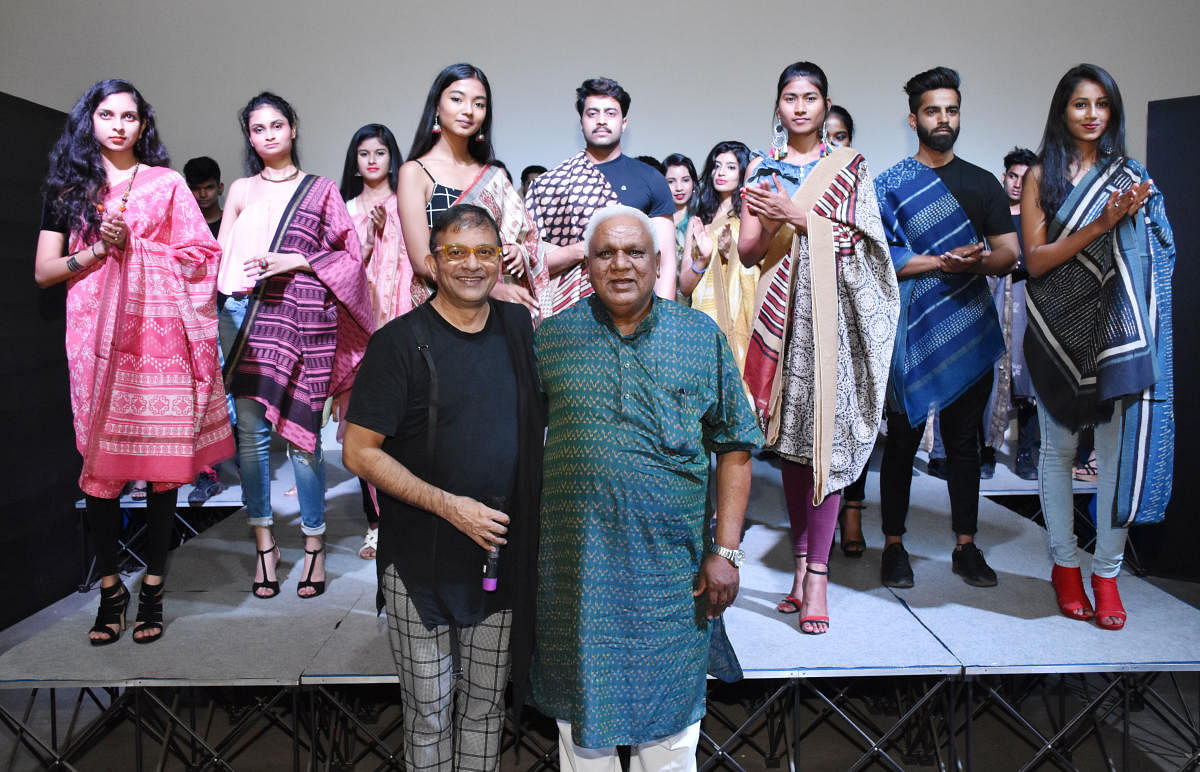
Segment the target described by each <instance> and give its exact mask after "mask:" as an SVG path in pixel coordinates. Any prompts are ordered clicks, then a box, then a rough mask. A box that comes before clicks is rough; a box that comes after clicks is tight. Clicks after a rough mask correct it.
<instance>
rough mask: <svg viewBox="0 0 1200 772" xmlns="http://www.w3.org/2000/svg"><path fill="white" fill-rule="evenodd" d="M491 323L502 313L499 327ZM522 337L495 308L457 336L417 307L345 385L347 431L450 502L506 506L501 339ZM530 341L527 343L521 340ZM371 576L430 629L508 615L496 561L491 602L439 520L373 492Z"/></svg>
mask: <svg viewBox="0 0 1200 772" xmlns="http://www.w3.org/2000/svg"><path fill="white" fill-rule="evenodd" d="M497 313H504V314H506V316H505V319H504V322H505V324H504V325H501V324H500V323H498V321H497V319H496V318H495V317H496V314H497ZM418 316H420V317H421V318H423V319H424V320H425V323H426V329H427V330H428V336H429V339H428V340H426V341H422V342H424V343H427V344H428V346H429V350H430V353H431V354H432V356H433V361H434V367H435V368H436V370H437V380H438V400H437V404H438V411H437V434H436V440H435V448H436V450H435V457H434V459H432V464H431V463H430V461H431V459H429V458H428V457H427V454H426V446H427V441H428V435H427V432H426V427H427V425H428V415H429V414H428V409H429V370H428V367H427V366H426V364H425V359H424V357H423V356H422V354H421V353H420V352H419V351H418V350H417V342H418V341H417V337H418V335H423V333H422V332H421V331H420V328H419V327H418V326H417V325H414V319H416V318H417V317H418ZM517 324H524V325H525V326H526V327H529V326H530V321H529V314H528V312H526V311H525V309H524V308H523V307H521V306H516V305H513V304H510V303H493V304H492V313H491V314H490V315H489V317H488V321H487V324H486V325H485V327H484V329H483V330H481V331H480V332H477V333H466V332H462V331H461V330H458V329H457V328H455V327H454V326H453V325H451V324H450V323H449V322H447V321H446V320H445V319H443V318H442V317H441V315H440V314H438V313H437V311H436V310H434V308H433V305H432V304H431V303H425V304H423V305H420V306H418V307H417V308H415V309H413V310H412V311H411V312H410V313H408V314H406V315H404V316H402V317H400V318H398V319H394V320H393V321H391V322H389V323H388V324H386V325H385V326H383V327H381V328H380V329H379V330H377V331H376V332H375V334H374V335H373V336H371V341H370V343H369V344H368V346H367V351H366V354H365V356H364V357H363V361H362V365H361V367H360V368H359V371H358V375H357V376H356V378H355V381H354V389H353V391H352V393H351V397H350V409H349V411H348V413H347V420H349V421H350V422H352V423H355V424H358V425H359V426H363V427H365V428H367V429H370V430H372V431H375V432H378V433H380V434H382V435H384V437H385V439H384V441H383V451H384V452H385V453H387V454H388V455H389V456H392V457H393V458H395V459H396V460H397V461H399V462H400V463H401V464H403V465H404V466H405V467H407V468H408V470H409V471H410V472H412V473H413V474H415V475H416V476H417V477H420V478H421V479H422V480H425V481H426V482H428V483H430V484H431V485H433V486H435V487H437V488H440V489H442V490H444V491H447V492H449V493H452V494H455V495H460V496H469V497H470V498H473V499H476V500H480V501H484V500H485V499H489V498H492V499H495V498H502V499H504V500H505V501H509V500H511V498H512V487H513V482H514V474H515V470H516V458H517V380H516V375H515V373H514V371H513V363H512V362H511V358H510V356H509V353H508V344H507V342H506V340H505V336H504V328H505V327H508V328H509V329H516V327H515V326H514V325H517ZM526 334H527V335H528V334H531V333H528V332H527V333H526ZM379 509H380V527H379V554H378V557H377V560H378V561H380V568H381V569H382V568H383V567H385V566H387V565H393V566H395V569H396V573H397V574H398V575H399V577H400V579H401V581H403V582H404V585H405V587H406V589H407V590H408V592H409V595H410V596H411V597H412V599H413V603H414V605H415V606H416V607H417V611H418V612H419V613H420V615H421V620H422V621H423V622H424V623H425V624H426V625H429V626H433V625H443V624H460V625H469V624H475V623H477V622H479V621H480V620H481V619H483V617H484V616H486V615H487V614H490V613H493V612H495V611H497V610H500V609H504V608H511V604H512V598H511V593H509V592H507V591H506V590H507V585H506V583H505V581H504V572H505V550H504V549H503V548H502V549H501V550H500V582H499V589H498V590H496V591H495V592H486V593H485V592H484V591H483V590H482V588H481V587H480V579H481V571H482V568H483V563H484V560H485V558H486V553H485V552H484V551H483V549H482V548H481V547H479V546H478V545H477V544H475V542H473V541H471V539H470V538H468V537H467V536H466V535H465V534H463V533H462V532H461V531H459V530H458V529H456V528H455V527H454V526H453V525H451V524H450V523H449V522H447V521H446V520H444V519H442V518H441V517H439V516H437V515H434V514H432V513H429V512H426V511H424V510H421V509H417V508H416V507H413V506H411V505H409V504H406V503H404V502H401V501H399V500H397V499H394V498H392V497H391V496H389V495H387V494H386V493H384V492H383V491H379Z"/></svg>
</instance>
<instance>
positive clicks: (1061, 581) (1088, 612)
mask: <svg viewBox="0 0 1200 772" xmlns="http://www.w3.org/2000/svg"><path fill="white" fill-rule="evenodd" d="M1050 583H1051V584H1053V585H1054V594H1055V595H1057V596H1058V610H1059V611H1061V612H1062V614H1063V616H1065V617H1070V618H1071V619H1079V620H1082V621H1084V622H1086V621H1087V620H1089V619H1091V618H1092V617H1093V616H1095V615H1096V612H1094V611H1093V610H1092V604H1091V603H1089V602H1088V597H1087V595H1085V594H1084V592H1083V574H1082V573H1080V571H1079V567H1078V566H1077V567H1075V568H1067V567H1066V566H1060V565H1058V564H1057V563H1055V564H1054V568H1052V569H1051V570H1050Z"/></svg>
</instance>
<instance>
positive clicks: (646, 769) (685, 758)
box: [557, 719, 700, 772]
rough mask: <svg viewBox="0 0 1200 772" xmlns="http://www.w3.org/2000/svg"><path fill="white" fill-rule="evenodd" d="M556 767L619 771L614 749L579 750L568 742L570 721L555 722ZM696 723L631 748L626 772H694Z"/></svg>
mask: <svg viewBox="0 0 1200 772" xmlns="http://www.w3.org/2000/svg"><path fill="white" fill-rule="evenodd" d="M557 723H558V765H559V767H560V768H561V769H562V772H621V760H620V759H619V758H617V749H616V746H609V747H607V748H583V747H580V746H578V745H576V744H575V742H574V740H572V739H571V722H570V721H563V720H562V719H559V720H558V721H557ZM699 743H700V722H699V721H697V722H696V723H694V724H691V725H690V726H687V727H685V728H684V730H683V731H682V732H679V733H677V734H673V735H671V736H670V737H663V738H660V739H658V740H651V741H650V742H644V743H641V744H639V745H634V746H633V747H632V748H631V749H630V751H631V752H630V754H629V772H660V770H661V771H662V772H695V770H696V746H697V745H699Z"/></svg>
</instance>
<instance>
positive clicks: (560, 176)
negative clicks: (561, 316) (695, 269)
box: [525, 78, 676, 314]
mask: <svg viewBox="0 0 1200 772" xmlns="http://www.w3.org/2000/svg"><path fill="white" fill-rule="evenodd" d="M629 103H630V96H629V92H627V91H626V90H625V89H623V88H621V84H619V83H617V82H616V81H615V80H613V79H611V78H589V79H587V80H585V81H584V82H583V84H582V85H581V86H580V87H579V88H577V89H576V90H575V110H576V112H578V113H579V125H580V128H581V129H582V130H583V140H584V143H585V144H586V146H587V147H586V148H585V149H584V150H582V151H581V152H579V153H577V154H575V155H573V156H571V157H570V158H568V159H567V160H565V161H563V162H562V163H560V164H559V165H558V166H555V167H554V168H553V169H551V170H550V171H548V172H544V173H543V174H541V175H539V176H538V178H537V179H536V180H534V181H533V183H532V184H531V185H530V186H529V190H528V192H527V193H526V194H525V208H526V209H528V210H529V213H530V214H531V215H533V219H534V222H535V223H537V227H538V233H540V234H541V237H542V239H543V240H545V241H548V242H550V243H551V244H554V245H555V246H556V247H558V248H557V249H555V250H552V251H551V252H549V253H548V254H547V255H546V264H547V266H548V267H549V269H550V288H549V293H550V297H551V301H550V303H549V306H550V309H549V311H550V313H554V314H557V313H559V312H561V311H565V310H566V309H568V308H570V307H571V306H573V305H574V304H575V303H577V302H579V300H581V299H583V298H585V297H587V296H588V295H591V294H592V285H591V283H590V282H589V281H588V277H587V268H586V266H585V265H584V257H585V255H584V249H583V230H584V228H586V227H587V224H588V220H590V219H591V217H592V213H593V212H595V211H597V210H599V209H603V208H604V207H606V206H608V205H610V204H625V205H626V206H632V207H633V208H634V209H640V210H641V211H642V212H645V213H646V215H647V216H648V217H650V220H651V222H652V223H653V225H654V229H655V233H656V235H657V237H658V243H660V244H673V243H675V223H674V221H673V220H672V219H671V218H672V216H673V215H674V214H675V202H674V199H672V198H671V189H670V188H668V187H667V180H666V178H665V177H663V175H662V174H660V173H659V172H658V171H657V170H656V169H654V168H652V167H650V166H648V165H647V164H644V163H642V162H641V161H639V160H637V159H636V158H634V157H631V156H627V155H624V154H622V152H621V134H622V133H624V131H625V128H626V127H627V126H628V125H629V117H628V116H629ZM663 255H664V257H663V258H662V259H661V260H660V261H659V264H658V279H657V280H656V281H655V283H654V293H655V294H656V295H658V296H659V297H660V298H668V299H670V300H674V299H675V282H676V276H675V259H674V255H673V254H672V253H671V252H670V251H669V250H664V251H663ZM546 305H547V304H545V303H543V307H545V306H546Z"/></svg>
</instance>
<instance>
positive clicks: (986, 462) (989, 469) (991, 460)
mask: <svg viewBox="0 0 1200 772" xmlns="http://www.w3.org/2000/svg"><path fill="white" fill-rule="evenodd" d="M995 476H996V449H995V448H990V447H988V446H986V445H985V446H984V448H983V450H982V451H980V453H979V479H980V480H990V479H992V478H993V477H995Z"/></svg>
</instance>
